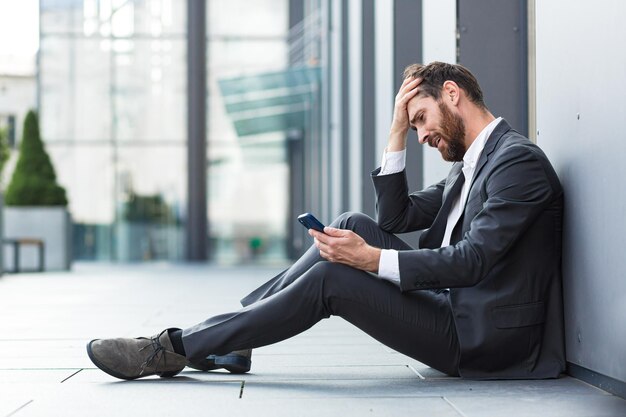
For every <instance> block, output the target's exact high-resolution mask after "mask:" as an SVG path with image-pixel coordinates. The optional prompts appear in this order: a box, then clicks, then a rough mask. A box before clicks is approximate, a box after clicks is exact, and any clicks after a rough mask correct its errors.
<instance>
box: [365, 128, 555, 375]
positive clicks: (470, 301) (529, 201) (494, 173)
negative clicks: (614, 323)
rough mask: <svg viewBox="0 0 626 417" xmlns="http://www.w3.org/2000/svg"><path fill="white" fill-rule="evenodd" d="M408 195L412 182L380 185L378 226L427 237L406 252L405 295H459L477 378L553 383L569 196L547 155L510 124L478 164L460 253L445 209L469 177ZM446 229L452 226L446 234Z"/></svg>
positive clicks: (467, 351)
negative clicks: (446, 239)
mask: <svg viewBox="0 0 626 417" xmlns="http://www.w3.org/2000/svg"><path fill="white" fill-rule="evenodd" d="M461 167H462V163H461V162H457V163H455V164H454V165H453V166H452V169H451V170H450V174H449V175H448V178H447V179H445V180H443V181H441V182H440V183H438V184H436V185H433V186H431V187H429V188H426V189H425V190H423V191H420V192H417V193H413V194H409V192H408V187H407V181H406V174H405V173H404V172H400V173H397V174H392V175H385V176H380V177H379V176H376V174H377V173H378V170H376V171H374V173H373V174H374V176H373V181H374V186H375V188H376V194H377V209H378V223H379V225H380V227H382V228H383V229H384V230H387V231H389V232H392V233H406V232H411V231H415V230H422V229H426V230H425V231H424V232H423V233H422V235H421V237H420V248H419V249H416V250H409V251H401V252H400V253H399V256H398V258H399V264H400V287H401V290H402V291H413V290H425V289H441V288H450V303H451V307H452V310H453V314H454V318H455V324H456V330H457V334H458V337H459V343H460V347H461V357H460V366H459V368H460V369H459V372H460V374H461V375H462V376H464V377H470V378H551V377H557V376H558V375H559V374H560V373H561V372H562V371H563V370H564V367H565V357H564V356H565V355H564V340H563V305H562V291H561V225H562V215H563V190H562V188H561V185H560V183H559V180H558V178H557V176H556V173H555V172H554V169H553V168H552V166H551V164H550V162H549V161H548V159H547V158H546V156H545V154H544V153H543V152H542V151H541V149H539V148H538V147H537V146H536V145H534V144H533V143H531V142H530V141H529V140H528V139H527V138H525V137H523V136H522V135H520V134H519V133H518V132H516V131H514V130H512V129H511V127H510V126H509V125H508V123H507V122H506V121H504V120H502V121H501V122H500V123H499V124H498V125H497V126H496V128H495V130H494V131H493V133H492V134H491V136H490V137H489V139H488V140H487V143H486V145H485V148H484V150H483V153H482V155H481V157H480V159H479V161H478V165H477V167H476V171H475V173H474V178H473V181H472V184H471V185H470V191H469V195H468V198H467V203H466V205H465V210H464V212H463V215H462V217H461V219H459V222H458V224H457V225H456V227H455V228H454V230H453V233H452V239H451V243H452V244H451V246H447V247H443V248H439V245H440V244H441V241H442V238H443V230H445V222H446V221H447V219H444V218H443V217H445V215H439V210H440V208H441V206H442V204H443V202H444V201H445V199H446V198H447V197H448V192H449V190H450V188H451V187H452V185H453V184H454V182H455V181H456V179H457V177H458V176H459V173H460V171H461ZM442 223H443V227H441V225H442Z"/></svg>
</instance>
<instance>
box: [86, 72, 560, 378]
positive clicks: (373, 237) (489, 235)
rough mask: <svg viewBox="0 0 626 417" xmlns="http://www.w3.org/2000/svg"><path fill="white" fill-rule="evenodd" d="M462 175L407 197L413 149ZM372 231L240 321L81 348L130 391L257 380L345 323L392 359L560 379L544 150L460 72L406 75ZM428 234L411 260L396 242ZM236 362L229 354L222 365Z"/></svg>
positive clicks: (294, 273) (277, 286)
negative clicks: (131, 384) (152, 382)
mask: <svg viewBox="0 0 626 417" xmlns="http://www.w3.org/2000/svg"><path fill="white" fill-rule="evenodd" d="M410 128H411V129H413V130H416V131H417V136H418V140H419V142H420V143H421V144H426V143H427V144H428V145H430V146H432V147H436V148H437V149H438V150H439V152H440V153H441V154H442V156H443V158H444V159H445V160H447V161H451V162H453V165H452V168H451V170H450V173H449V175H448V177H447V178H446V179H444V180H442V181H441V182H439V183H437V184H435V185H433V186H431V187H428V188H426V189H425V190H422V191H419V192H416V193H412V194H410V193H409V191H408V188H407V180H406V175H405V171H404V166H405V165H404V164H405V148H406V137H407V132H408V130H409V129H410ZM372 179H373V182H374V187H375V188H376V195H377V207H378V220H377V222H376V221H374V220H372V219H370V218H369V217H367V216H365V215H363V214H359V213H345V214H343V215H341V216H340V217H339V218H338V219H336V220H335V221H334V222H333V223H332V224H331V226H330V227H327V228H325V229H324V232H323V233H321V232H317V231H314V230H310V231H309V233H310V234H311V236H313V238H314V242H315V244H314V245H313V246H312V247H311V248H310V249H309V250H308V251H307V252H306V253H305V254H304V255H303V256H302V257H301V258H300V259H299V260H298V261H296V262H295V263H294V265H293V266H291V267H290V268H289V269H287V270H285V271H283V272H282V273H281V274H279V275H278V276H276V277H274V278H273V279H271V280H270V281H268V282H267V283H265V284H264V285H262V286H261V287H259V288H258V289H256V290H255V291H253V292H252V293H251V294H249V295H248V296H247V297H245V298H244V299H243V300H242V305H243V306H244V308H243V309H241V310H239V311H236V312H232V313H227V314H223V315H219V316H215V317H212V318H209V319H207V320H206V321H204V322H202V323H200V324H198V325H196V326H193V327H191V328H188V329H184V330H180V329H166V330H163V331H162V332H161V333H159V334H157V335H155V336H153V337H151V338H137V339H97V340H94V341H92V342H90V343H89V345H88V346H87V350H88V353H89V356H90V358H91V359H92V361H93V362H94V363H95V364H96V365H97V366H98V367H99V368H100V369H102V370H103V371H105V372H107V373H109V374H111V375H113V376H115V377H118V378H123V379H135V378H139V377H144V376H148V375H155V374H156V375H159V376H162V377H171V376H174V375H176V374H177V373H178V372H180V371H181V370H182V369H183V368H184V367H185V366H191V367H194V368H196V369H203V370H211V369H216V368H219V367H225V368H226V369H229V370H231V371H233V372H245V371H247V370H248V369H249V366H250V361H249V352H250V351H249V350H248V349H251V348H255V347H259V346H264V345H268V344H272V343H276V342H279V341H281V340H285V339H287V338H289V337H292V336H294V335H296V334H298V333H301V332H303V331H305V330H306V329H308V328H310V327H311V326H313V325H314V324H315V323H317V322H318V321H320V320H321V319H324V318H327V317H329V316H331V315H337V316H340V317H342V318H344V319H345V320H347V321H349V322H350V323H352V324H354V325H355V326H357V327H359V328H361V329H362V330H364V331H365V332H367V333H368V334H370V335H371V336H373V337H374V338H376V339H378V340H379V341H381V342H382V343H384V344H386V345H387V346H390V347H392V348H393V349H395V350H397V351H399V352H401V353H404V354H406V355H408V356H411V357H413V358H415V359H417V360H419V361H421V362H423V363H425V364H428V365H430V366H432V367H433V368H436V369H438V370H440V371H443V372H445V373H447V374H450V375H461V376H463V377H470V378H554V377H557V376H558V375H559V374H560V373H561V372H562V371H563V369H564V365H565V360H564V343H563V323H562V322H563V317H562V300H561V271H560V264H561V223H562V212H563V192H562V189H561V185H560V183H559V180H558V178H557V176H556V174H555V172H554V170H553V169H552V166H551V165H550V162H549V161H548V160H547V158H546V156H545V155H544V154H543V152H542V151H541V150H540V149H539V148H538V147H537V146H536V145H534V144H533V143H531V142H530V141H529V140H528V139H527V138H525V137H523V136H522V135H520V134H519V133H518V132H516V131H514V130H513V129H511V127H510V126H509V125H508V124H507V122H506V121H505V120H503V119H501V118H495V117H494V116H493V115H492V114H491V113H490V112H489V110H488V109H487V107H486V106H485V103H484V102H483V96H482V92H481V90H480V87H479V85H478V82H477V80H476V79H475V77H474V76H473V75H472V74H471V73H470V72H469V71H468V70H467V69H466V68H464V67H462V66H460V65H451V64H444V63H440V62H434V63H431V64H428V65H418V64H415V65H411V66H409V67H408V68H407V69H406V71H405V81H404V83H403V84H402V86H401V87H400V90H399V92H398V94H397V96H396V102H395V109H394V117H393V122H392V126H391V131H390V135H389V143H388V145H387V147H386V149H385V151H384V154H383V162H382V165H381V167H380V168H378V169H377V170H375V171H374V172H373V173H372ZM415 230H424V232H423V233H422V235H421V237H420V244H419V248H417V249H414V248H411V247H410V246H409V245H407V244H406V243H405V242H404V241H402V240H401V239H399V238H398V237H396V236H395V235H394V233H405V232H411V231H415ZM229 352H231V353H229Z"/></svg>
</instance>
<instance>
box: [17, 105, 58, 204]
mask: <svg viewBox="0 0 626 417" xmlns="http://www.w3.org/2000/svg"><path fill="white" fill-rule="evenodd" d="M5 203H6V205H7V206H67V197H66V195H65V189H64V188H63V187H61V186H60V185H59V184H57V181H56V174H55V172H54V167H53V166H52V162H51V161H50V157H49V156H48V153H47V152H46V150H45V148H44V145H43V142H42V141H41V137H40V136H39V122H38V121H37V115H36V114H35V112H34V111H32V110H31V111H29V112H28V114H27V115H26V119H25V120H24V132H23V134H22V143H21V144H20V154H19V158H18V160H17V165H16V166H15V170H14V171H13V176H12V177H11V182H10V183H9V186H8V187H7V192H6V195H5Z"/></svg>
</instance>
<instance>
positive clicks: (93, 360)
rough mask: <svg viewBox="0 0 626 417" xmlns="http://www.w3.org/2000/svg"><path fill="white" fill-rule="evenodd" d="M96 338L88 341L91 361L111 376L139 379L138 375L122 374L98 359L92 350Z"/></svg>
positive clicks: (129, 379)
mask: <svg viewBox="0 0 626 417" xmlns="http://www.w3.org/2000/svg"><path fill="white" fill-rule="evenodd" d="M96 340H97V339H96ZM96 340H92V341H91V342H89V343H87V355H88V356H89V359H91V361H92V362H93V364H94V365H96V366H97V367H98V368H100V370H101V371H103V372H106V373H107V374H109V375H111V376H114V377H115V378H119V379H125V380H126V381H132V380H133V379H137V378H138V377H135V378H130V377H127V376H124V375H122V374H120V373H117V372H115V371H114V370H112V369H109V368H107V367H106V366H104V365H103V364H102V362H100V361H99V360H98V359H96V357H95V355H94V354H93V352H92V351H91V344H92V343H93V342H95V341H96Z"/></svg>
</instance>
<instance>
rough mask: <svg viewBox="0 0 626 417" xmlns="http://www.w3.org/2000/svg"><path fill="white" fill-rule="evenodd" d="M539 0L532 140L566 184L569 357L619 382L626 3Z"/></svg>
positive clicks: (625, 304)
mask: <svg viewBox="0 0 626 417" xmlns="http://www.w3.org/2000/svg"><path fill="white" fill-rule="evenodd" d="M536 7H537V9H536V40H537V67H536V74H537V91H536V92H537V98H536V110H537V130H538V132H539V134H538V136H537V143H538V145H539V146H541V148H543V149H544V150H545V151H546V153H547V154H548V157H549V158H550V160H551V161H552V163H553V164H554V166H555V168H556V170H557V172H558V174H559V177H560V178H561V181H562V183H563V187H564V189H565V205H566V212H565V224H564V251H563V274H564V275H563V277H564V297H565V317H566V329H567V330H566V343H567V360H568V361H569V362H571V363H573V364H576V365H579V366H582V367H584V368H586V369H589V370H592V371H594V372H598V373H601V374H603V375H606V376H609V377H612V378H615V379H617V380H620V381H626V330H625V329H626V325H625V324H624V320H625V319H626V256H624V247H623V243H622V242H623V240H622V239H623V236H624V232H625V231H626V216H625V214H626V193H625V190H626V187H625V186H624V178H626V164H624V155H626V134H625V133H624V129H623V127H622V126H621V124H622V123H623V121H624V120H625V119H626V101H625V100H624V97H626V82H625V81H626V49H625V48H624V42H623V41H624V39H626V25H624V22H623V17H624V16H626V3H624V2H622V1H619V0H613V1H608V0H607V1H602V2H590V1H583V0H558V1H557V0H555V1H549V2H537V4H536Z"/></svg>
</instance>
